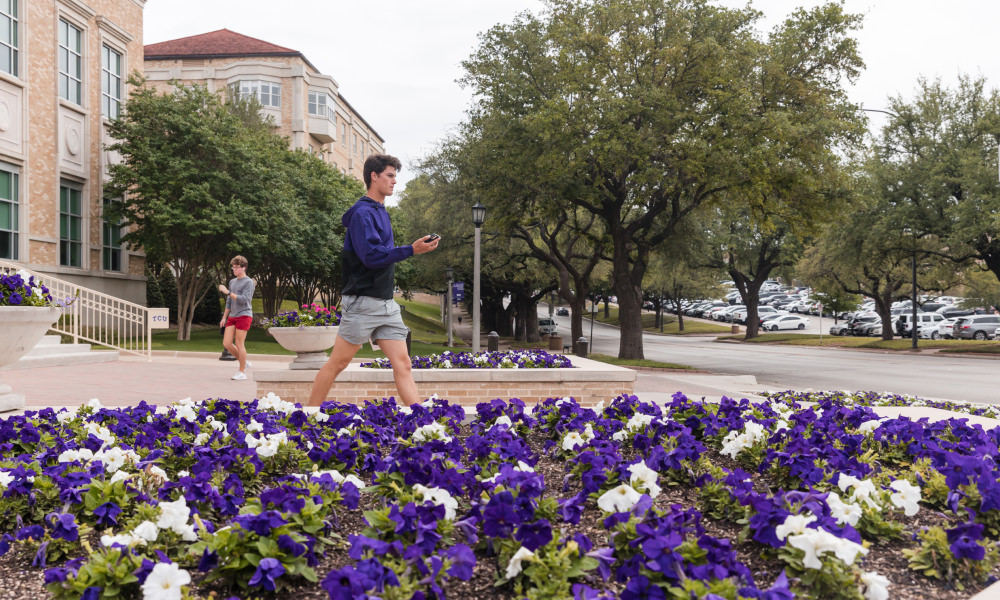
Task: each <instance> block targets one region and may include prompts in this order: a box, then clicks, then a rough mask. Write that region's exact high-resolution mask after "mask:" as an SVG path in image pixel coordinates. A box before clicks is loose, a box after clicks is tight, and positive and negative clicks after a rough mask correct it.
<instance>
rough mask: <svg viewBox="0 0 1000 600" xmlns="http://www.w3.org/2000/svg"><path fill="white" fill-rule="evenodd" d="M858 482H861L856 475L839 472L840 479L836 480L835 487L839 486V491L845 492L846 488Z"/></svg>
mask: <svg viewBox="0 0 1000 600" xmlns="http://www.w3.org/2000/svg"><path fill="white" fill-rule="evenodd" d="M858 483H861V480H860V479H858V478H857V477H854V476H853V475H848V474H847V473H841V474H840V479H838V480H837V487H839V488H840V491H842V492H846V491H847V488H849V487H851V486H852V485H856V484H858Z"/></svg>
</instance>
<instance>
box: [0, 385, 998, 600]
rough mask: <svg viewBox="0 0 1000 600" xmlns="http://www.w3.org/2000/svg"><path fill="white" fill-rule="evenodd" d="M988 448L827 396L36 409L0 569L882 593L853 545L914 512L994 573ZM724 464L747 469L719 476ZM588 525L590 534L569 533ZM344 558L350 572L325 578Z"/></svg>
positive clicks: (673, 590)
mask: <svg viewBox="0 0 1000 600" xmlns="http://www.w3.org/2000/svg"><path fill="white" fill-rule="evenodd" d="M463 423H467V426H466V425H464V424H463ZM531 436H534V437H532V440H533V441H531V443H529V437H531ZM538 436H541V440H542V442H541V443H540V444H539V443H538ZM998 445H1000V429H993V430H988V431H987V430H984V429H983V428H982V427H980V426H970V425H969V424H968V423H967V422H965V421H963V420H959V419H952V420H949V421H943V422H937V423H929V422H926V421H912V420H910V419H905V418H900V419H879V418H878V416H877V415H876V414H875V413H874V412H873V411H872V410H871V409H870V408H868V407H867V406H864V405H862V404H861V403H859V402H852V403H844V402H838V401H836V400H834V399H830V398H825V399H819V402H818V404H815V405H813V406H808V407H807V406H803V405H800V404H798V403H797V402H795V401H794V400H792V399H787V398H786V399H785V401H784V402H768V403H760V404H754V403H752V402H750V401H748V400H745V399H744V400H741V401H735V400H731V399H723V400H722V402H720V403H719V404H710V403H705V402H697V401H692V400H690V399H688V398H686V397H685V396H683V395H681V394H676V395H675V396H674V397H673V399H672V400H671V401H670V402H669V403H667V404H666V405H663V406H660V405H656V404H653V403H645V402H641V401H639V400H638V399H637V398H636V397H634V396H622V397H619V398H616V399H614V400H613V401H612V402H611V403H610V404H609V405H608V406H607V407H603V406H600V407H597V408H594V409H592V408H584V407H581V406H579V404H577V403H576V402H575V401H574V400H573V399H570V398H561V399H556V398H551V399H548V400H545V401H544V402H541V403H539V404H538V405H537V406H535V407H533V410H529V409H528V407H526V406H525V404H524V403H523V402H521V401H520V400H517V399H511V400H509V401H504V400H501V399H497V400H494V401H492V402H488V403H481V404H479V405H478V406H477V409H476V414H475V416H474V417H472V418H471V419H467V416H466V414H465V412H464V411H463V409H462V408H461V407H460V406H458V405H451V404H449V403H447V402H446V401H442V400H433V401H428V402H426V403H424V404H422V405H416V406H413V407H411V408H408V409H401V408H399V407H397V406H396V405H395V404H394V403H393V402H391V401H384V402H371V403H366V404H365V405H364V406H353V405H340V404H336V403H326V404H324V405H323V406H322V407H320V409H319V411H318V412H308V411H306V410H303V409H302V408H301V407H299V406H297V405H292V404H289V403H287V402H283V401H281V400H280V399H279V398H277V397H275V396H273V395H269V396H268V397H266V398H262V399H259V400H255V401H254V402H251V403H239V402H232V401H227V400H222V399H210V400H206V401H204V402H198V403H192V402H183V403H180V404H178V405H175V406H174V407H172V408H171V409H170V410H169V411H167V412H163V411H159V412H158V411H156V409H155V407H153V406H150V405H147V404H145V403H140V404H139V405H137V406H135V407H130V408H123V409H106V408H100V407H99V406H88V407H84V408H82V409H80V410H79V411H77V412H69V411H65V410H64V411H60V412H56V411H54V410H52V409H45V410H43V411H39V412H28V413H26V414H25V415H23V416H17V417H10V418H7V419H3V420H0V515H4V516H5V518H3V519H0V523H2V524H0V554H3V553H5V552H7V551H9V550H10V548H11V547H13V546H21V547H23V548H27V549H29V550H30V552H32V553H34V555H35V561H34V563H35V565H36V566H38V567H40V568H45V566H46V565H48V566H49V568H48V569H47V571H46V575H45V577H46V583H47V586H48V589H49V591H50V592H51V593H52V594H53V597H55V598H70V597H73V598H78V597H91V596H93V597H98V596H100V595H101V593H103V590H104V588H105V587H107V586H111V585H116V586H118V585H119V584H118V583H117V582H116V580H115V577H116V576H115V575H114V573H116V572H119V571H121V569H122V568H123V567H121V565H123V564H124V565H128V572H132V573H133V574H134V575H135V581H134V582H132V583H129V584H124V585H120V587H121V590H122V592H123V593H126V594H131V595H137V594H138V589H139V587H140V586H142V585H145V582H147V581H152V582H154V583H155V584H156V585H161V586H162V585H167V586H170V585H175V586H183V585H188V584H189V583H190V581H191V578H190V575H189V574H188V572H187V571H188V570H192V571H194V570H196V571H200V572H202V573H203V574H204V575H203V580H204V582H205V583H212V582H221V583H222V584H224V585H226V586H229V587H231V588H233V589H237V588H238V589H241V590H246V591H247V593H249V594H251V595H259V594H260V593H262V592H273V593H276V594H280V593H282V590H284V589H285V587H286V586H287V585H289V584H291V583H293V582H296V583H301V582H303V581H316V582H318V584H319V585H320V586H322V588H323V589H324V590H325V591H326V593H327V594H328V595H329V597H330V598H365V597H383V596H386V595H389V596H393V595H398V594H399V593H402V590H406V594H407V595H408V597H415V598H432V597H445V596H446V595H447V590H448V589H449V587H450V586H452V585H456V582H458V581H469V580H470V579H471V578H472V577H473V573H474V572H475V571H477V570H483V569H486V570H487V572H488V573H489V576H490V577H491V578H495V579H496V580H498V581H499V582H500V583H501V585H509V586H511V588H509V589H511V590H513V591H514V592H515V593H516V594H517V595H519V596H521V595H524V596H530V597H572V598H594V599H596V598H606V597H619V598H623V599H626V600H631V599H634V598H666V597H680V596H681V595H684V597H688V596H689V595H690V594H689V593H688V592H689V591H690V590H696V589H704V590H709V589H728V590H731V591H732V593H733V594H738V595H739V596H740V597H744V598H791V597H793V596H792V594H793V593H796V590H798V589H800V588H796V586H801V585H804V584H803V583H802V581H808V580H809V578H807V577H803V576H802V575H803V573H805V572H807V571H808V569H816V572H824V573H826V572H830V571H831V569H832V570H834V571H835V570H836V569H859V570H858V571H857V572H855V574H854V575H853V576H852V578H851V579H850V580H851V581H854V582H856V581H862V580H864V581H877V576H876V575H875V574H873V573H862V572H861V571H860V569H861V568H862V567H863V564H864V560H865V558H864V555H865V553H866V552H867V550H866V545H865V542H868V543H869V545H870V544H874V543H876V542H878V541H880V536H881V535H883V534H884V533H885V532H890V533H891V532H892V531H897V529H894V528H897V527H898V528H902V527H903V526H902V525H901V524H898V523H897V522H896V521H894V519H896V518H898V517H899V515H902V514H903V513H904V511H905V512H906V514H907V515H909V514H911V511H913V512H915V511H916V510H918V509H919V507H921V506H923V507H927V508H931V509H933V510H934V511H936V512H938V513H941V514H943V515H944V517H942V518H943V519H945V521H944V523H943V526H944V529H945V530H946V532H947V543H948V549H949V550H950V552H951V553H952V554H953V555H954V557H955V558H956V559H958V560H962V561H971V562H975V561H984V560H987V559H988V556H989V554H990V552H991V551H990V550H989V549H988V548H989V546H990V544H991V543H992V542H994V541H995V535H996V533H997V525H998V524H1000V483H998V481H1000V473H998V467H997V465H996V464H995V461H993V460H992V459H991V458H989V457H992V456H996V455H997V453H998V450H1000V448H998ZM720 452H721V453H722V454H723V455H726V456H729V457H731V459H732V461H734V462H735V464H738V465H739V466H738V467H736V466H733V463H727V465H728V466H726V467H723V466H720V465H716V464H713V462H712V461H713V460H717V458H716V459H713V458H712V457H717V456H718V453H720ZM874 456H877V457H878V459H877V460H875V459H873V458H872V457H874ZM984 457H986V458H984ZM551 458H562V459H565V462H564V469H563V471H562V472H561V473H560V472H556V473H555V479H554V480H553V479H552V473H551V471H546V472H545V474H543V473H542V472H538V471H536V469H535V468H536V466H538V464H539V463H540V461H542V460H543V459H544V460H547V461H548V463H547V464H549V465H551V464H552V461H551ZM550 468H551V467H550ZM761 480H766V481H767V484H766V485H764V484H762V483H761ZM668 485H681V486H685V487H686V488H689V489H693V490H698V491H697V494H698V496H699V498H700V500H699V503H698V506H696V507H693V506H680V505H674V504H670V503H669V502H663V501H662V499H663V496H662V495H661V494H663V491H662V490H663V489H664V488H666V486H668ZM362 507H363V508H362ZM362 515H363V519H364V524H365V525H364V527H363V529H361V530H359V529H360V528H356V529H354V530H353V531H352V532H351V535H349V536H347V535H345V538H346V539H341V540H338V531H341V530H342V523H343V522H344V521H345V519H347V518H351V519H352V520H353V521H354V522H357V520H358V519H360V518H361V516H362ZM708 518H712V519H726V518H728V519H731V520H732V521H733V522H735V523H739V524H740V525H742V526H744V527H745V535H746V537H747V539H748V540H749V542H748V543H750V544H752V545H753V547H752V548H751V552H753V553H755V554H761V553H763V554H765V555H769V556H778V557H780V560H783V561H786V562H787V571H788V575H789V577H785V576H784V575H782V576H781V577H779V578H778V580H777V581H776V582H774V583H772V584H771V585H770V587H767V588H766V589H762V588H760V587H758V585H757V583H756V581H755V578H754V574H753V573H752V572H751V570H750V569H749V568H748V566H747V565H746V564H744V563H743V562H742V561H741V560H740V557H739V555H738V554H737V543H738V542H737V541H736V540H728V539H723V538H718V537H715V536H712V535H710V534H708V533H706V519H708ZM584 521H586V522H588V523H592V524H599V525H598V527H599V532H598V533H591V532H588V533H589V535H584V534H582V533H573V532H574V531H576V530H577V528H575V527H573V526H574V525H578V524H579V523H581V522H584ZM910 533H913V532H910ZM95 537H99V538H100V547H99V548H95V549H93V551H88V550H86V548H87V546H86V545H85V543H87V541H88V540H93V539H95ZM339 545H344V546H345V547H346V550H347V557H348V558H349V561H348V560H347V559H344V562H340V563H337V565H336V567H335V568H333V569H332V570H330V571H328V572H327V573H325V574H324V573H316V572H315V571H314V569H315V567H317V566H318V565H319V564H320V558H321V557H322V556H324V555H325V554H326V553H327V551H328V550H329V549H331V548H332V547H336V546H339ZM66 559H69V560H68V561H66V562H63V561H64V560H66ZM811 565H819V566H811ZM831 565H832V566H831ZM84 567H86V568H85V569H84ZM820 567H822V569H820ZM116 569H117V571H116ZM102 573H104V574H105V575H103V577H105V578H104V579H102V578H101V577H102V575H101V574H102ZM151 585H152V584H151ZM852 585H860V584H856V583H854V584H852ZM871 585H875V584H871ZM130 586H131V587H130ZM699 586H701V587H699ZM387 590H392V591H391V592H389V591H387ZM685 590H688V592H686V591H685ZM706 593H707V592H706ZM691 597H710V596H704V595H697V594H695V595H694V596H691Z"/></svg>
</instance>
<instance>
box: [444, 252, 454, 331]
mask: <svg viewBox="0 0 1000 600" xmlns="http://www.w3.org/2000/svg"><path fill="white" fill-rule="evenodd" d="M444 274H445V275H446V276H447V277H448V289H447V290H446V291H445V299H444V301H445V302H446V303H447V307H448V308H447V314H448V316H447V319H448V347H449V348H454V347H455V341H454V339H452V337H451V336H452V333H451V323H452V315H453V314H454V312H455V309H454V308H452V294H453V293H454V292H453V291H452V287H453V286H452V283H451V282H452V281H453V279H452V278H453V277H454V275H455V271H454V270H453V269H452V268H451V267H448V268H446V269H445V270H444Z"/></svg>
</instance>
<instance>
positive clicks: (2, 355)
mask: <svg viewBox="0 0 1000 600" xmlns="http://www.w3.org/2000/svg"><path fill="white" fill-rule="evenodd" d="M60 314H61V313H60V311H59V309H58V308H56V307H54V306H0V331H2V332H3V335H0V367H3V366H6V365H9V364H11V363H13V362H15V361H17V360H18V359H19V358H21V357H22V356H24V355H25V354H27V353H28V352H29V351H30V350H31V349H32V348H34V347H35V344H37V343H38V342H39V341H41V339H42V337H43V336H44V335H45V332H46V331H48V330H49V328H50V327H52V324H53V323H55V322H56V321H58V320H59V315H60ZM23 406H24V396H23V395H21V394H14V393H12V390H11V388H10V386H9V385H6V384H4V383H3V382H0V410H14V409H17V408H21V407H23Z"/></svg>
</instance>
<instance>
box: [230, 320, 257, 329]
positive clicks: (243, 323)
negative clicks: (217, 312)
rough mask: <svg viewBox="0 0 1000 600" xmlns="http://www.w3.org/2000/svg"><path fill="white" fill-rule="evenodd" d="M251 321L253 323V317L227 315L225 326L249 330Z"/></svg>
mask: <svg viewBox="0 0 1000 600" xmlns="http://www.w3.org/2000/svg"><path fill="white" fill-rule="evenodd" d="M251 323H253V317H229V319H227V320H226V327H236V329H239V330H240V331H250V324H251Z"/></svg>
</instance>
